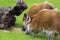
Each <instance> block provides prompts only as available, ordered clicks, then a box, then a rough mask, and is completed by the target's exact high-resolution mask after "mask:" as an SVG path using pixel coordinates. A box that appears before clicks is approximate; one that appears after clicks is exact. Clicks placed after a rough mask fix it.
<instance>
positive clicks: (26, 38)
mask: <svg viewBox="0 0 60 40" xmlns="http://www.w3.org/2000/svg"><path fill="white" fill-rule="evenodd" d="M24 1H25V2H26V4H27V6H28V9H27V10H25V11H24V12H23V13H22V14H21V15H20V16H16V25H15V26H18V27H21V26H22V19H23V15H24V13H26V12H27V11H28V10H29V9H30V7H31V6H32V5H33V4H36V3H43V2H44V1H45V0H24ZM48 2H50V3H52V4H53V5H54V7H55V8H58V11H60V0H48ZM15 3H16V0H0V6H14V5H15ZM0 40H47V36H46V35H43V34H39V36H38V37H33V36H32V35H26V34H25V33H24V32H16V31H12V32H0ZM57 40H60V36H59V37H58V38H57Z"/></svg>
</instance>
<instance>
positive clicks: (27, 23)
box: [22, 14, 32, 34]
mask: <svg viewBox="0 0 60 40" xmlns="http://www.w3.org/2000/svg"><path fill="white" fill-rule="evenodd" d="M31 21H32V17H30V16H28V14H24V17H23V27H22V30H23V31H25V32H26V34H30V33H31V32H32V28H30V23H31Z"/></svg>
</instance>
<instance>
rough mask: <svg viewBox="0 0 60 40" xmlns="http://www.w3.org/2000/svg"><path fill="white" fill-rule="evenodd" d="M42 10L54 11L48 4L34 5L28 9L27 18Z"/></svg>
mask: <svg viewBox="0 0 60 40" xmlns="http://www.w3.org/2000/svg"><path fill="white" fill-rule="evenodd" d="M42 9H54V7H53V6H52V5H51V4H49V3H41V4H35V5H33V6H32V7H31V8H30V9H29V11H28V12H27V14H28V15H29V16H33V15H34V14H36V13H37V12H39V11H40V10H42Z"/></svg>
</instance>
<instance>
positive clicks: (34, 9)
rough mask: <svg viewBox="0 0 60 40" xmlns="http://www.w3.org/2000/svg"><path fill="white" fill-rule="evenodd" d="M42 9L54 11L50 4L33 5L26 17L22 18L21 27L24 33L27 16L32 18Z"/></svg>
mask: <svg viewBox="0 0 60 40" xmlns="http://www.w3.org/2000/svg"><path fill="white" fill-rule="evenodd" d="M42 9H51V10H52V9H54V7H53V5H51V4H50V3H47V2H45V3H42V4H35V5H33V6H32V7H31V8H30V9H29V11H28V12H27V15H25V14H24V17H23V27H22V30H23V31H25V29H26V21H27V20H28V16H30V17H31V16H33V15H35V14H36V13H37V12H39V11H40V10H42Z"/></svg>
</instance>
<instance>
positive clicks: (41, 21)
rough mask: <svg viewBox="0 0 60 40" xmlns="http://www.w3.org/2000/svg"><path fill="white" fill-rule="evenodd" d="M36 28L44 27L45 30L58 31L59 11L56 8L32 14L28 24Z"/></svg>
mask: <svg viewBox="0 0 60 40" xmlns="http://www.w3.org/2000/svg"><path fill="white" fill-rule="evenodd" d="M30 26H31V27H33V28H34V29H35V31H36V30H40V29H39V28H44V29H46V30H53V31H57V32H60V27H59V26H60V13H59V12H57V11H56V10H42V11H40V12H38V14H36V15H34V18H33V19H32V22H31V24H30Z"/></svg>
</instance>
